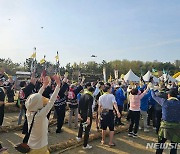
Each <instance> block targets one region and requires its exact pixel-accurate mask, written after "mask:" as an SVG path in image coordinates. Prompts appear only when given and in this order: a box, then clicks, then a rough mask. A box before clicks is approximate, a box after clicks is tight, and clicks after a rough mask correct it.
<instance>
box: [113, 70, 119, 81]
mask: <svg viewBox="0 0 180 154" xmlns="http://www.w3.org/2000/svg"><path fill="white" fill-rule="evenodd" d="M118 73H119V72H118V70H114V77H115V79H118Z"/></svg>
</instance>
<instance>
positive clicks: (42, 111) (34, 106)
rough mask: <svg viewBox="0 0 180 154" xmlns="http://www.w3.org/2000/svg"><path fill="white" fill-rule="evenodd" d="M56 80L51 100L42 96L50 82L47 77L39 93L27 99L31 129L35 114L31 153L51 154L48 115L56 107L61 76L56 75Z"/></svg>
mask: <svg viewBox="0 0 180 154" xmlns="http://www.w3.org/2000/svg"><path fill="white" fill-rule="evenodd" d="M54 80H55V82H56V84H57V86H56V88H55V90H54V93H53V94H52V96H51V98H50V99H47V98H45V97H43V96H42V93H43V91H44V89H45V88H46V87H47V86H48V84H49V82H50V78H49V77H45V78H44V80H43V86H42V87H41V89H40V90H39V92H38V93H35V94H32V95H30V96H29V98H28V99H27V101H26V103H25V105H26V108H27V112H26V116H27V120H28V128H30V126H31V123H32V119H33V116H34V114H35V113H37V114H36V115H35V120H34V124H33V127H32V130H31V134H30V137H29V140H28V146H29V147H30V148H31V151H30V152H29V153H31V154H33V153H44V154H49V151H48V149H47V145H48V135H47V134H48V119H47V114H48V113H49V111H50V110H51V108H52V107H53V105H54V102H55V100H56V98H57V95H58V92H59V90H60V79H59V76H57V75H55V76H54Z"/></svg>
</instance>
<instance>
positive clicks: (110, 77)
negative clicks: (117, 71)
mask: <svg viewBox="0 0 180 154" xmlns="http://www.w3.org/2000/svg"><path fill="white" fill-rule="evenodd" d="M111 81H112V76H111V74H110V76H109V79H108V82H111Z"/></svg>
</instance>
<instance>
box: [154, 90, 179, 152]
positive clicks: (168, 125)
mask: <svg viewBox="0 0 180 154" xmlns="http://www.w3.org/2000/svg"><path fill="white" fill-rule="evenodd" d="M177 94H178V93H177V90H176V89H173V88H172V89H170V90H169V92H168V99H164V98H161V97H157V96H156V95H155V94H154V91H151V95H152V97H153V99H154V100H155V101H156V102H157V103H159V104H160V105H161V106H162V122H161V126H160V130H159V133H158V143H159V145H158V146H157V150H156V154H162V153H163V148H164V147H165V146H164V143H165V142H166V140H170V141H171V146H170V147H171V151H170V153H171V154H177V148H178V146H177V145H178V143H180V112H179V111H180V101H179V100H178V99H177Z"/></svg>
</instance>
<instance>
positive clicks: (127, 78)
mask: <svg viewBox="0 0 180 154" xmlns="http://www.w3.org/2000/svg"><path fill="white" fill-rule="evenodd" d="M124 80H125V81H135V82H138V81H139V77H138V76H137V75H135V74H134V73H133V71H132V70H131V69H130V70H129V72H128V73H127V74H126V75H125V76H124Z"/></svg>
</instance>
